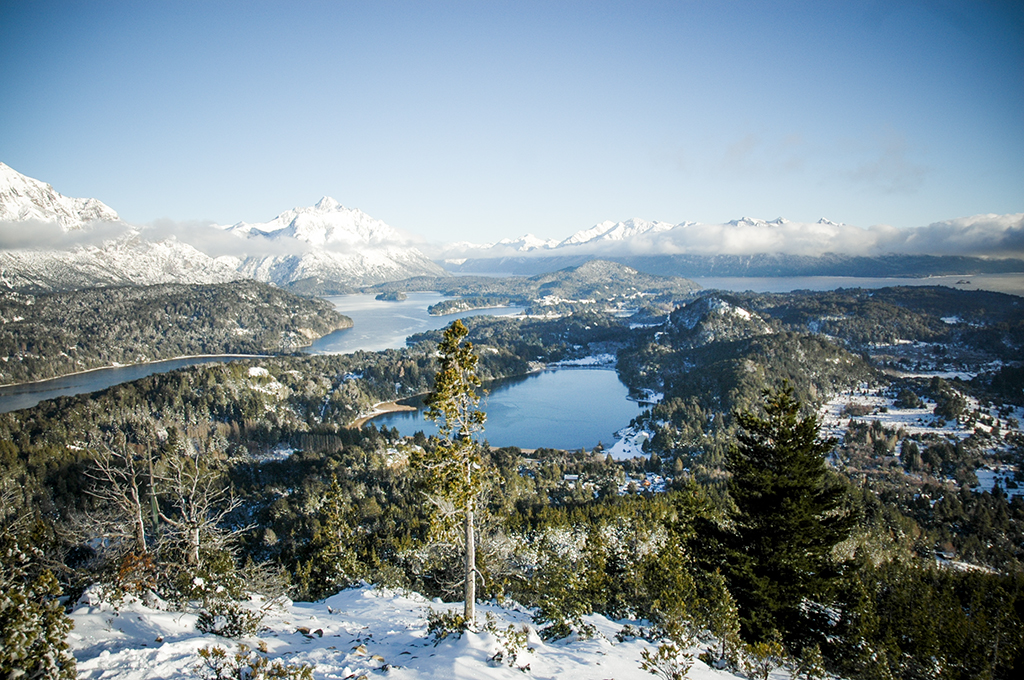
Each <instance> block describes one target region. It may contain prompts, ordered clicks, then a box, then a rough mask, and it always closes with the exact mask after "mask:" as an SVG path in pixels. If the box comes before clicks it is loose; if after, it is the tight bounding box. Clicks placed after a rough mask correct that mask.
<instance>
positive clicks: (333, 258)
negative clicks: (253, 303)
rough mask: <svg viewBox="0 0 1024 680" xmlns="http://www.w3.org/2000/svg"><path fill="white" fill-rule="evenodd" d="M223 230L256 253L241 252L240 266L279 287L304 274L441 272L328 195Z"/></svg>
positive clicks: (380, 225) (349, 278)
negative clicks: (268, 217)
mask: <svg viewBox="0 0 1024 680" xmlns="http://www.w3.org/2000/svg"><path fill="white" fill-rule="evenodd" d="M225 230H226V231H228V232H230V233H233V234H235V235H237V236H239V237H241V238H243V239H244V241H243V245H241V247H240V250H243V251H248V252H249V253H252V252H256V253H259V254H248V255H246V256H244V257H243V258H242V259H241V262H240V264H239V267H238V270H239V271H240V272H241V273H242V274H244V275H245V276H250V277H252V278H255V279H258V280H260V281H268V282H271V283H276V284H278V285H284V284H288V283H291V282H293V281H300V280H302V279H307V278H318V279H322V280H327V281H339V282H343V283H348V284H351V285H369V284H374V283H381V282H384V281H394V280H398V279H405V278H409V277H412V276H421V275H426V276H444V274H445V272H444V270H443V269H441V267H439V266H438V265H436V264H434V263H433V262H431V261H430V260H429V259H428V258H427V257H426V256H425V255H423V253H421V252H420V251H419V250H417V249H416V248H415V247H413V246H412V245H411V244H410V243H409V241H408V239H406V238H404V237H403V236H402V235H401V234H399V233H398V232H397V231H396V230H395V229H393V228H391V227H390V226H388V225H387V224H385V223H384V222H382V221H381V220H378V219H374V218H372V217H370V216H369V215H367V214H366V213H364V212H363V211H361V210H358V209H352V208H346V207H345V206H343V205H341V204H340V203H338V202H337V201H335V200H334V199H333V198H330V197H327V196H325V197H324V198H322V199H320V201H319V202H317V204H316V205H315V206H313V207H311V208H293V209H292V210H288V211H286V212H283V213H281V214H280V215H278V216H277V217H276V218H274V219H273V220H270V221H269V222H264V223H260V224H247V223H245V222H239V223H238V224H235V225H233V226H230V227H225Z"/></svg>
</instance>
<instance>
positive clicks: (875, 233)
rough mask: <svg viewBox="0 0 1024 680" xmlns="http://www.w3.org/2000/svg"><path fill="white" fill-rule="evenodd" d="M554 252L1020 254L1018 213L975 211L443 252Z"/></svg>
mask: <svg viewBox="0 0 1024 680" xmlns="http://www.w3.org/2000/svg"><path fill="white" fill-rule="evenodd" d="M556 253H557V254H560V255H577V254H579V255H582V254H586V255H609V256H611V255H754V254H759V253H770V254H786V255H805V256H812V257H814V256H819V255H823V254H826V253H835V254H842V255H860V256H875V255H887V254H899V255H963V256H979V257H1024V213H1018V214H1014V215H975V216H973V217H961V218H957V219H954V220H947V221H945V222H936V223H934V224H929V225H927V226H923V227H916V228H911V229H898V228H896V227H891V226H888V225H876V226H872V227H867V228H863V227H856V226H853V225H848V224H836V223H833V222H827V221H822V222H816V223H806V222H789V221H786V220H773V221H771V222H766V221H763V220H749V219H742V220H736V221H734V222H731V223H728V224H694V223H688V224H680V225H677V226H675V227H673V228H671V229H668V230H664V231H654V230H652V231H651V232H648V233H643V234H639V235H637V236H633V237H631V238H629V239H625V240H601V239H600V238H598V239H595V240H591V241H588V242H586V243H582V244H577V245H561V246H559V247H557V248H534V249H530V250H521V249H518V248H516V247H515V246H505V245H495V246H492V247H490V248H484V249H482V248H479V247H476V248H474V247H466V246H459V247H453V248H447V249H444V250H443V251H442V252H441V253H440V254H441V256H443V257H445V258H465V257H488V258H492V257H524V256H526V257H530V256H546V255H552V254H556Z"/></svg>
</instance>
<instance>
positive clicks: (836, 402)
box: [819, 386, 1024, 497]
mask: <svg viewBox="0 0 1024 680" xmlns="http://www.w3.org/2000/svg"><path fill="white" fill-rule="evenodd" d="M966 400H967V411H968V412H979V413H981V414H983V415H987V416H988V417H989V418H991V419H992V420H991V422H998V423H999V424H1000V430H1001V432H1002V434H1003V437H1005V436H1006V435H1007V434H1009V433H1011V432H1017V433H1020V424H1021V423H1024V409H1020V408H1014V409H1012V411H1011V412H1010V416H1009V418H1006V417H1000V416H999V414H998V413H997V412H996V411H995V410H994V409H993V410H990V409H985V408H984V407H982V405H981V404H979V403H978V400H977V399H975V398H973V397H966ZM850 406H854V407H857V406H861V407H865V408H866V409H869V412H868V413H865V414H864V415H857V416H852V415H850V414H849V413H847V409H848V407H850ZM934 407H935V405H934V404H933V403H925V404H924V405H923V406H922V407H921V408H916V409H906V408H898V407H897V406H896V405H895V404H894V403H893V399H892V397H891V396H889V395H888V393H887V392H886V391H884V390H878V389H877V388H876V389H868V388H867V386H862V387H861V388H859V389H855V390H852V391H850V392H844V393H843V394H840V395H837V396H836V397H834V398H833V399H831V400H830V401H829V402H828V403H826V404H825V405H824V406H823V407H822V408H821V411H820V412H819V417H820V420H821V424H822V434H824V435H827V436H834V437H839V438H842V436H843V434H844V433H845V432H846V428H847V425H848V424H849V422H850V421H851V420H858V421H865V422H871V421H874V420H877V421H880V422H881V423H882V425H884V426H885V427H887V428H891V429H903V430H904V431H906V432H907V434H910V435H914V434H928V433H930V434H935V435H940V436H942V437H945V438H946V439H949V440H959V439H966V438H967V437H969V436H970V435H972V434H974V432H975V429H978V430H981V431H984V432H991V430H992V427H991V425H986V424H984V423H981V422H974V423H972V424H970V425H968V426H965V425H964V423H962V422H958V421H955V420H954V421H944V420H943V419H941V418H938V417H937V416H935V414H934V413H932V409H933V408H934ZM1013 421H1016V428H1014V427H1011V423H1012V422H1013ZM998 446H999V443H998V441H996V442H993V448H997V447H998ZM993 452H994V451H993ZM897 455H898V450H897ZM1016 472H1017V470H1016V467H1014V466H1011V465H999V466H992V467H983V468H979V469H977V470H975V475H976V476H977V478H978V486H977V487H974V489H975V490H976V491H991V490H992V486H993V484H994V483H995V481H996V480H997V479H998V480H999V484H1000V486H1001V487H1002V489H1003V491H1004V492H1006V494H1007V496H1008V497H1012V496H1014V495H1019V496H1024V488H1014V486H1013V485H1009V486H1008V482H1010V481H1011V480H1013V479H1014V476H1015V474H1016Z"/></svg>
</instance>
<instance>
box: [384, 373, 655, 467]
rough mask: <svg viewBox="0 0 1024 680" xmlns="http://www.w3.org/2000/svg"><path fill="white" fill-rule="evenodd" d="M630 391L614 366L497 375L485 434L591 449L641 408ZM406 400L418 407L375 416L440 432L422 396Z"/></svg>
mask: <svg viewBox="0 0 1024 680" xmlns="http://www.w3.org/2000/svg"><path fill="white" fill-rule="evenodd" d="M628 397H629V390H628V389H627V388H626V386H625V385H623V384H622V382H621V381H620V380H619V376H618V374H617V373H616V372H615V371H614V370H612V369H610V368H559V369H554V370H547V371H542V372H540V373H533V374H530V375H528V376H523V377H518V378H509V379H507V380H499V381H495V382H494V383H490V384H489V385H488V386H487V393H486V395H484V396H483V398H482V399H481V401H480V410H482V411H484V412H485V413H486V414H487V422H486V424H485V425H484V431H483V433H482V434H481V439H482V440H487V441H488V442H489V443H490V444H491V446H518V447H520V448H524V449H536V448H540V447H548V448H554V449H564V450H575V449H588V450H589V449H591V448H593V447H594V446H596V445H597V444H598V443H599V442H600V443H602V444H604V445H605V446H606V447H610V446H611V445H612V443H614V441H615V436H614V434H615V432H616V431H617V430H620V429H622V428H624V427H626V426H627V425H629V422H630V420H632V419H633V418H635V417H636V416H637V415H639V414H640V412H641V410H642V408H641V406H640V404H638V403H637V402H635V401H631V400H630V399H629V398H628ZM402 403H403V404H408V405H411V406H416V407H417V409H418V410H416V411H400V412H396V413H388V414H385V415H381V416H378V417H376V418H374V419H373V420H372V421H371V422H373V423H375V424H376V425H377V426H378V427H387V428H392V427H394V428H397V429H398V431H399V432H400V433H401V434H403V435H413V434H415V433H416V432H417V431H420V430H422V431H423V432H424V434H426V435H428V436H429V435H431V434H437V427H436V426H435V425H434V424H433V423H431V422H430V421H428V420H425V419H424V417H423V402H422V400H421V399H419V398H414V399H409V400H405V401H403V402H402Z"/></svg>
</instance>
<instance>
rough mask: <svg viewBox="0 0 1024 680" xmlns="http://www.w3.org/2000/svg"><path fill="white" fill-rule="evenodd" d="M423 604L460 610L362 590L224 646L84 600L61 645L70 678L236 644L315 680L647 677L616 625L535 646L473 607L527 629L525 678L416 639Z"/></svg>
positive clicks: (517, 620) (178, 668)
mask: <svg viewBox="0 0 1024 680" xmlns="http://www.w3.org/2000/svg"><path fill="white" fill-rule="evenodd" d="M253 606H254V607H255V605H253ZM431 607H432V608H434V609H437V610H443V609H452V610H460V609H461V605H445V604H441V603H440V602H430V601H428V600H426V599H425V598H423V597H422V596H420V595H417V594H415V593H399V592H393V591H389V590H385V589H379V588H375V587H372V586H363V587H360V588H354V589H351V590H346V591H342V592H341V593H339V594H337V595H335V596H333V597H331V598H328V599H327V600H326V601H323V602H316V603H305V602H296V603H290V602H289V603H285V604H283V605H279V606H277V607H276V608H274V609H273V610H272V611H271V613H270V614H269V615H268V616H267V617H266V618H265V619H264V621H263V623H264V625H265V626H266V628H265V629H264V630H263V631H262V632H261V633H260V635H259V637H258V638H246V639H243V640H239V641H233V640H229V639H226V638H222V637H218V636H216V635H212V634H204V633H200V632H198V631H197V630H196V628H195V623H196V617H195V616H194V615H191V614H183V613H180V612H168V611H161V610H159V609H152V608H149V607H147V606H145V605H143V604H141V603H139V602H133V603H130V604H125V605H122V607H121V608H120V610H119V611H115V610H114V609H113V608H112V607H111V606H110V605H109V604H97V603H95V602H94V603H92V604H89V603H87V602H86V603H82V604H81V605H80V606H79V607H78V608H77V609H76V610H75V611H74V613H73V614H72V618H73V619H74V621H75V628H74V630H73V631H72V633H71V635H70V638H69V642H70V644H71V647H72V650H73V652H74V654H75V657H76V659H77V660H78V677H79V679H80V680H100V679H103V680H143V679H150V678H161V679H165V680H178V679H184V678H198V677H199V676H198V675H196V673H195V670H194V669H195V666H196V663H197V661H198V656H197V652H198V650H200V649H202V648H203V647H209V646H220V647H224V648H225V649H227V650H228V651H229V652H233V651H234V650H235V649H237V647H238V643H239V642H243V643H245V644H247V645H249V646H250V647H254V648H255V647H257V646H258V644H259V642H260V641H262V642H264V643H265V644H266V647H267V650H268V655H269V657H270V658H272V659H282V660H284V661H285V662H286V663H289V664H308V665H311V666H313V667H314V670H313V676H314V678H315V679H316V680H346V679H351V680H358V679H360V678H365V679H366V680H369V679H371V678H394V679H395V680H419V679H424V678H443V679H445V680H461V679H466V680H468V679H470V678H480V679H484V680H487V679H494V680H500V679H502V678H523V677H528V678H538V679H539V678H552V679H554V678H570V679H573V680H575V679H577V678H578V679H580V680H588V679H593V680H606V679H609V678H615V679H617V680H628V679H630V678H634V679H639V678H651V677H652V676H651V675H650V674H648V673H647V672H645V671H643V670H641V669H640V654H641V651H642V650H644V649H645V648H651V647H653V645H652V644H651V643H648V642H644V641H643V640H629V641H626V642H617V641H616V639H615V635H616V633H618V632H619V631H620V630H621V628H622V625H623V624H622V623H618V622H614V621H610V620H608V619H606V618H605V617H603V616H598V615H594V616H589V617H586V620H587V622H588V623H590V624H592V625H593V626H595V627H596V628H597V630H598V631H599V635H598V636H597V637H596V638H595V639H591V640H567V641H558V642H544V641H542V640H541V639H540V638H539V636H538V635H537V633H536V629H535V628H534V627H533V625H532V623H531V619H530V614H529V612H527V611H525V610H523V609H521V608H515V609H503V608H500V607H497V606H493V605H480V606H479V617H480V619H481V620H483V619H484V617H485V616H486V615H487V614H491V615H492V616H493V617H495V618H496V619H497V624H498V627H499V629H504V628H506V627H507V626H508V625H509V624H510V623H511V624H515V625H516V627H517V628H518V627H520V626H521V625H522V624H524V623H525V624H527V625H529V626H530V635H529V641H528V644H529V646H530V647H532V648H533V651H531V652H523V653H521V654H520V655H519V658H518V659H517V665H520V666H522V665H526V664H529V670H528V671H521V670H519V669H518V668H510V667H509V666H507V665H503V664H500V663H498V662H494V661H491V657H492V656H493V655H494V654H495V652H496V651H498V649H499V640H498V638H497V637H496V636H495V635H494V634H493V633H490V632H483V633H467V634H466V635H464V636H463V637H462V638H461V639H458V640H451V639H450V638H449V639H448V640H445V641H442V642H441V643H440V644H438V645H437V646H434V644H433V641H432V640H431V639H429V638H428V637H427V633H426V628H427V622H426V616H427V612H428V610H429V608H431ZM694 651H697V650H694ZM688 677H690V678H695V679H696V680H712V679H714V680H724V679H726V678H731V677H742V676H735V675H733V674H731V673H729V672H726V671H720V670H713V669H711V668H709V667H708V666H706V665H705V664H703V663H702V662H701V661H699V660H694V663H693V667H692V668H691V670H690V673H689V675H688ZM771 677H772V678H773V679H775V680H782V679H784V678H788V677H789V675H788V673H786V672H785V671H784V670H781V669H780V670H777V671H775V672H774V673H773V674H772V676H771Z"/></svg>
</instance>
